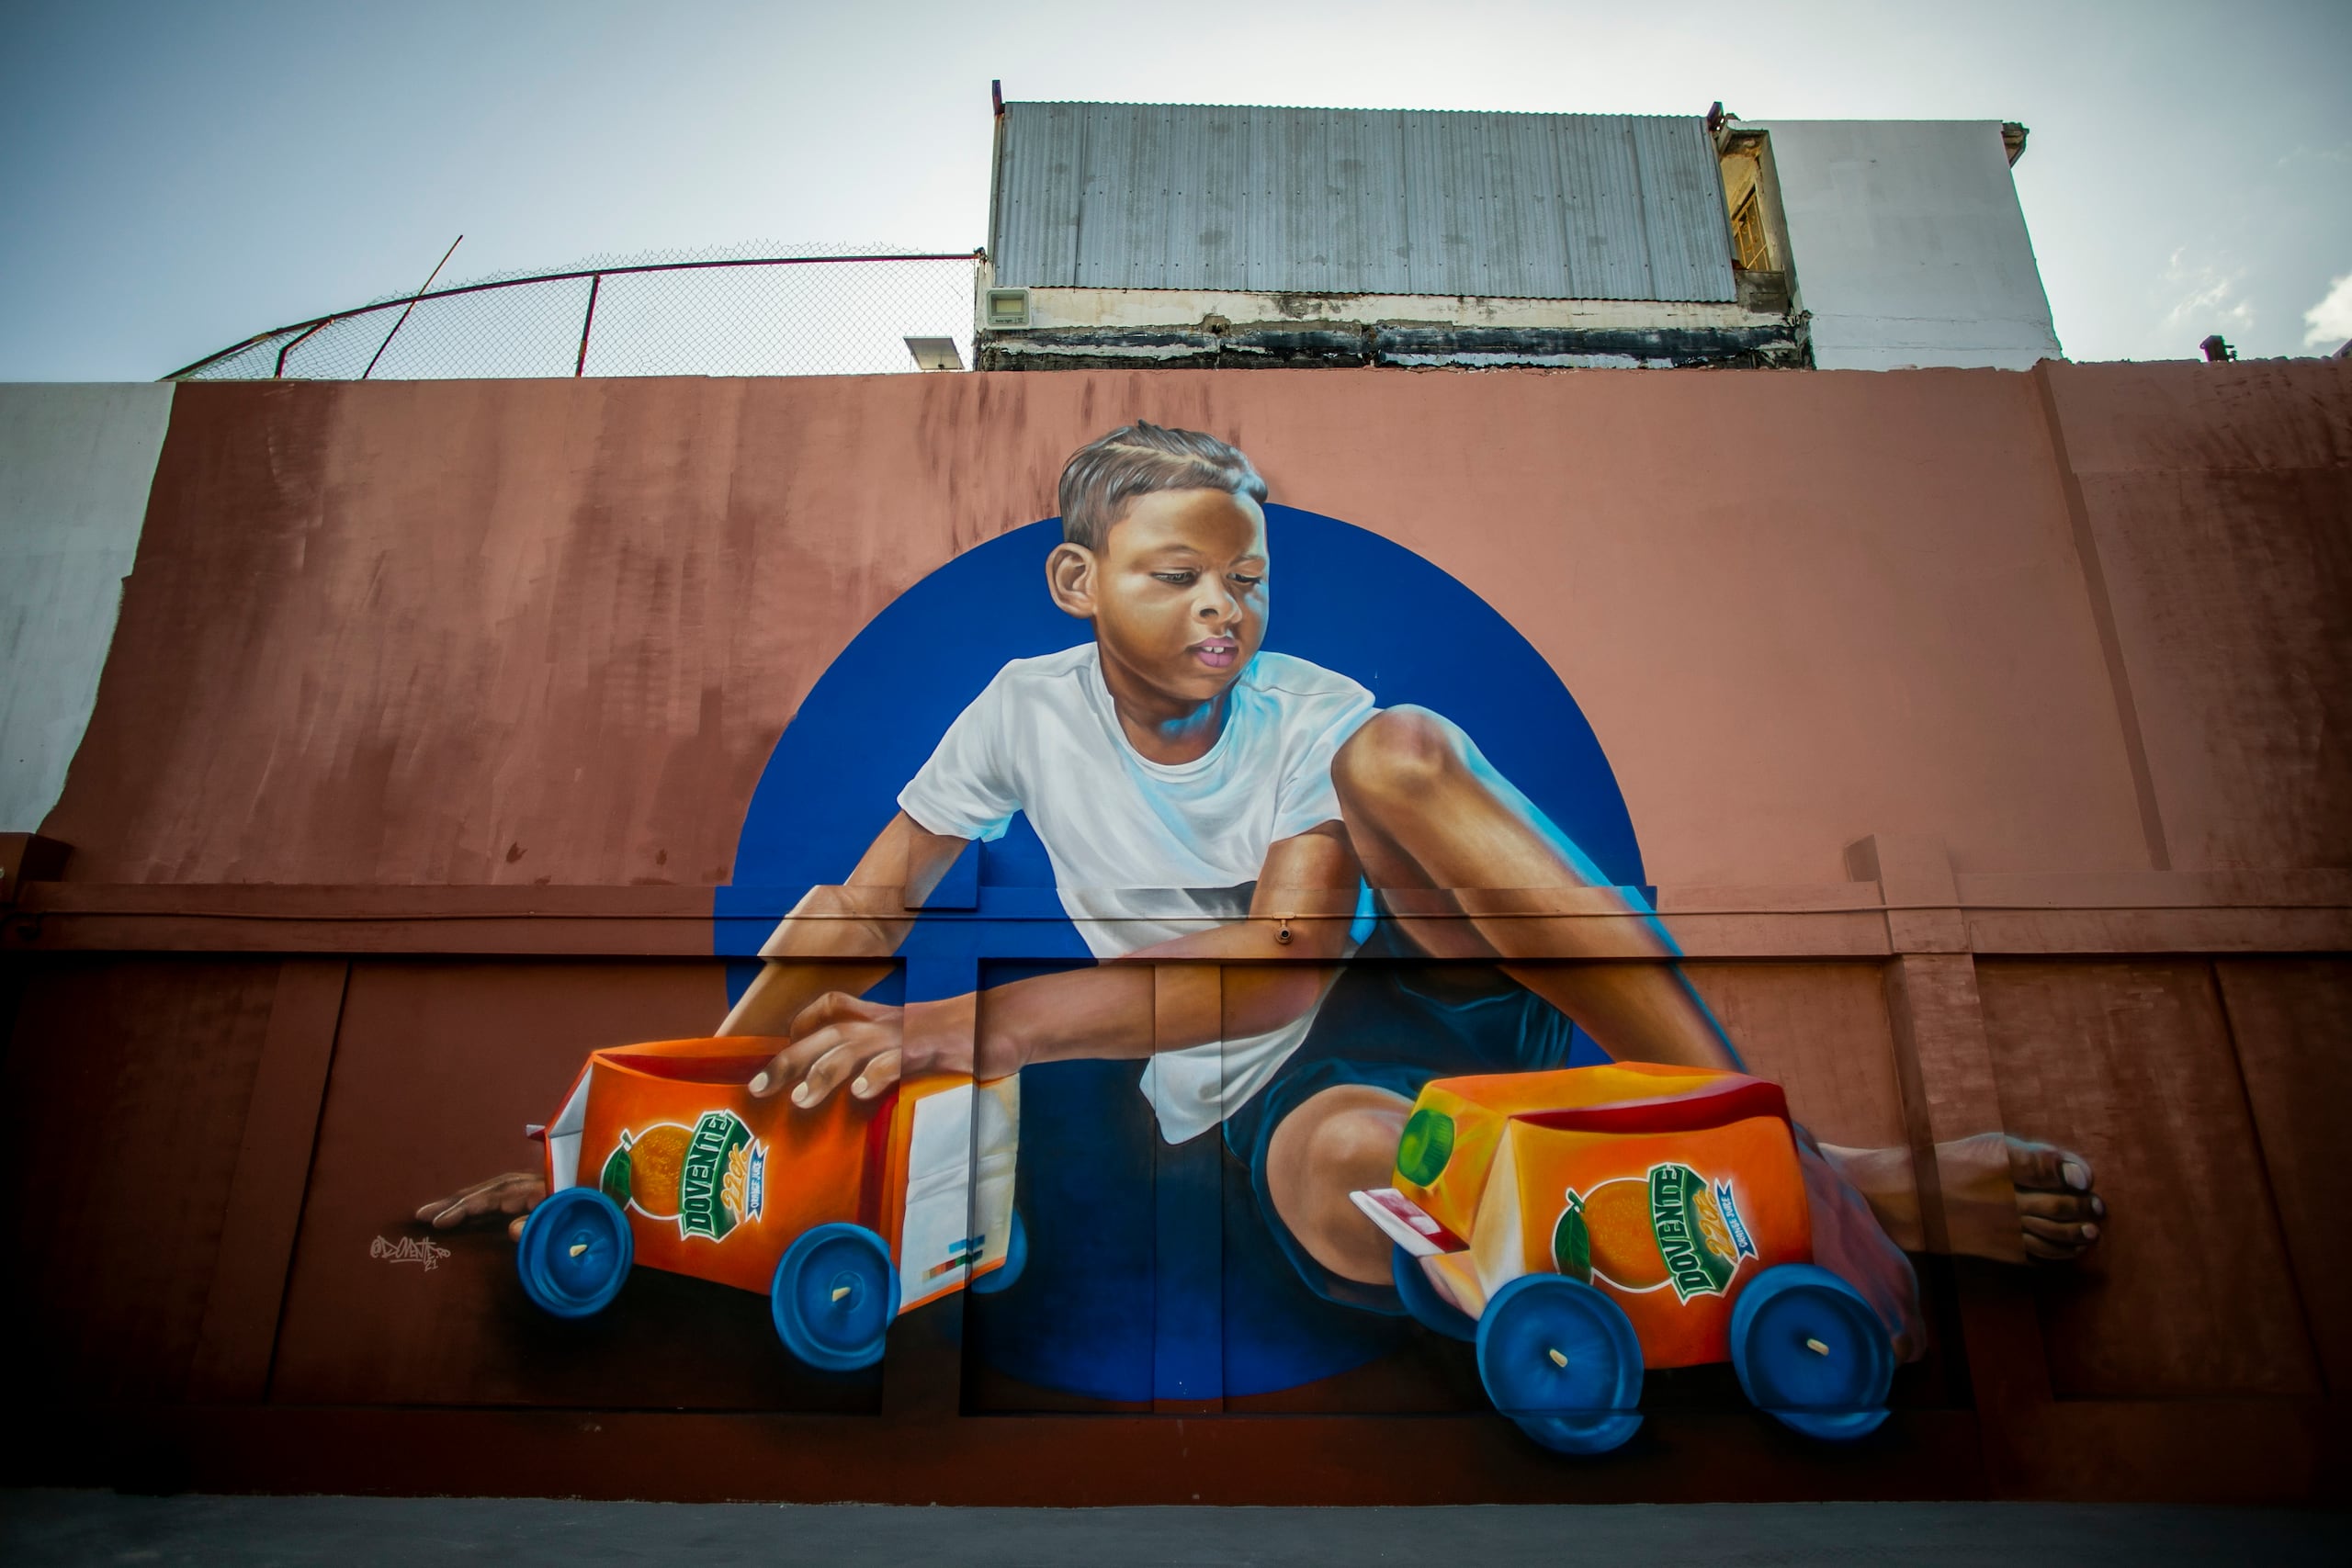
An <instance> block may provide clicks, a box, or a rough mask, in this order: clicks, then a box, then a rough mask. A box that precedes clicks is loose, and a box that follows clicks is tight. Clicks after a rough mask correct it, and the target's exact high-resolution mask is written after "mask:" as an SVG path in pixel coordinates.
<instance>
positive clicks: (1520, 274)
mask: <svg viewBox="0 0 2352 1568" xmlns="http://www.w3.org/2000/svg"><path fill="white" fill-rule="evenodd" d="M1004 116H1005V118H1004V125H1003V133H1002V136H1001V139H1000V141H999V143H998V147H997V164H996V180H995V189H994V191H993V193H992V195H993V197H994V199H993V202H992V204H991V207H990V214H991V217H990V228H991V230H992V232H991V233H990V234H989V255H990V256H991V257H992V258H993V259H994V261H995V264H996V277H997V281H998V282H1000V283H1002V284H1006V285H1019V286H1023V287H1027V288H1232V289H1247V290H1252V291H1260V292H1271V291H1288V290H1302V291H1313V292H1331V293H1348V294H1453V295H1462V294H1467V295H1484V296H1487V297H1491V298H1498V299H1674V300H1728V299H1734V298H1735V297H1736V289H1735V288H1734V285H1733V282H1732V267H1731V255H1732V252H1731V230H1730V223H1729V220H1728V219H1727V218H1726V216H1725V214H1724V197H1723V175H1722V173H1721V171H1720V170H1719V169H1718V168H1717V166H1716V162H1715V152H1714V144H1713V141H1711V140H1710V139H1709V138H1708V136H1707V131H1706V126H1705V125H1704V123H1703V122H1702V121H1701V120H1700V119H1699V118H1696V117H1691V118H1684V117H1680V116H1669V115H1597V114H1473V113H1462V112H1439V111H1429V110H1418V109H1300V108H1217V107H1201V106H1195V105H1162V104H1007V105H1005V106H1004Z"/></svg>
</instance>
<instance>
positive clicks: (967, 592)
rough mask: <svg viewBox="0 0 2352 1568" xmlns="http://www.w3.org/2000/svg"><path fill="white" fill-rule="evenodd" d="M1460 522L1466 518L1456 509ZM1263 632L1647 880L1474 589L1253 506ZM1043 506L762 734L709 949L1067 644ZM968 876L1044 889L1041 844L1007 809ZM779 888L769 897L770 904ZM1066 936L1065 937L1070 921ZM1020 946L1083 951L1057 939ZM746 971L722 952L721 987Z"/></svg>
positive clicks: (837, 869)
mask: <svg viewBox="0 0 2352 1568" xmlns="http://www.w3.org/2000/svg"><path fill="white" fill-rule="evenodd" d="M1461 525H1462V526H1464V527H1470V526H1475V525H1476V520H1475V519H1464V520H1463V521H1462V524H1461ZM1266 532H1267V539H1268V549H1269V552H1270V554H1271V556H1272V570H1271V571H1270V573H1269V577H1268V581H1269V585H1270V587H1271V589H1272V615H1271V617H1270V620H1269V624H1268V634H1267V637H1266V646H1267V647H1268V648H1269V649H1273V650H1275V651H1276V652H1280V653H1287V654H1291V655H1293V656H1294V657H1296V658H1300V659H1305V660H1309V661H1310V662H1313V663H1316V664H1320V665H1322V666H1323V667H1324V668H1325V669H1328V670H1333V671H1338V672H1340V674H1342V675H1347V676H1350V677H1351V678H1352V679H1354V680H1357V681H1360V682H1363V684H1364V685H1365V686H1366V687H1368V688H1369V689H1370V690H1371V692H1372V694H1373V695H1374V698H1375V699H1376V700H1377V701H1378V702H1379V703H1380V705H1382V706H1383V707H1397V706H1402V705H1407V704H1412V705H1419V706H1422V707H1427V708H1430V709H1432V710H1434V711H1435V712H1438V713H1441V714H1443V715H1444V716H1446V717H1448V718H1450V719H1452V720H1453V722H1454V723H1455V724H1457V725H1460V726H1461V727H1462V728H1463V729H1464V731H1465V732H1466V733H1467V734H1468V735H1469V736H1470V738H1471V739H1473V740H1474V741H1476V743H1477V745H1478V747H1479V749H1480V750H1482V751H1484V752H1485V753H1486V756H1487V761H1489V762H1492V763H1493V764H1494V765H1495V767H1496V769H1497V770H1498V772H1499V773H1502V775H1503V776H1504V777H1505V778H1507V779H1509V780H1510V781H1511V783H1512V784H1515V785H1517V786H1518V788H1519V790H1520V791H1521V793H1522V794H1523V795H1526V796H1527V797H1528V798H1529V799H1530V800H1532V801H1533V802H1534V803H1535V805H1536V806H1537V807H1539V808H1540V809H1541V810H1542V811H1543V812H1544V815H1545V816H1546V817H1548V818H1551V820H1552V821H1553V822H1554V823H1555V824H1556V825H1557V826H1558V827H1559V828H1560V829H1562V830H1563V831H1564V832H1566V834H1567V836H1568V837H1569V838H1571V839H1573V840H1576V842H1577V845H1578V846H1579V847H1580V848H1581V849H1582V850H1583V851H1584V852H1585V853H1586V854H1587V855H1589V856H1590V857H1591V859H1592V861H1593V862H1594V863H1595V864H1596V865H1598V866H1599V868H1600V871H1601V872H1602V873H1603V874H1605V875H1606V876H1607V877H1608V878H1609V880H1611V882H1615V883H1617V884H1619V885H1621V886H1641V885H1642V884H1643V882H1644V876H1643V873H1642V854H1641V850H1640V847H1639V846H1638V845H1637V844H1636V843H1635V841H1634V824H1633V819H1632V818H1631V817H1630V816H1629V815H1628V814H1627V812H1626V810H1625V800H1624V796H1623V795H1622V794H1620V793H1619V791H1618V788H1617V779H1616V775H1615V774H1614V773H1611V770H1610V767H1609V760H1608V758H1607V757H1605V756H1603V755H1602V753H1601V750H1600V741H1599V740H1598V739H1595V738H1594V736H1593V733H1592V727H1591V725H1589V724H1588V723H1587V722H1586V721H1585V716H1584V714H1583V713H1582V712H1581V711H1580V710H1579V709H1578V708H1577V705H1576V699H1575V698H1573V697H1571V696H1570V695H1569V694H1568V690H1567V688H1566V686H1564V685H1562V684H1561V683H1560V678H1559V676H1558V675H1557V674H1556V673H1555V671H1553V669H1552V667H1551V665H1550V664H1548V663H1547V662H1545V660H1544V656H1543V655H1542V654H1540V653H1538V652H1536V651H1535V649H1533V648H1532V646H1530V645H1529V643H1528V641H1527V639H1526V638H1525V637H1521V635H1520V634H1519V632H1518V630H1517V629H1516V628H1515V627H1513V626H1511V624H1510V622H1509V621H1507V620H1505V619H1503V617H1502V616H1501V615H1498V614H1497V613H1496V612H1495V610H1494V609H1493V608H1492V607H1491V606H1489V605H1488V604H1487V603H1486V601H1485V600H1483V599H1480V598H1479V597H1478V596H1477V595H1476V593H1473V592H1471V591H1470V590H1469V589H1467V588H1465V587H1464V586H1463V585H1462V584H1461V583H1460V582H1458V581H1455V580H1454V579H1453V578H1452V577H1450V576H1448V575H1447V574H1446V573H1445V572H1443V571H1442V570H1439V569H1438V568H1437V567H1435V566H1433V565H1431V564H1430V562H1429V561H1427V560H1424V559H1423V558H1420V557H1419V556H1417V555H1415V554H1414V553H1413V552H1412V551H1410V550H1408V549H1406V548H1405V547H1403V546H1401V545H1398V544H1396V543H1394V542H1393V541H1391V540H1388V539H1385V538H1382V537H1381V536H1379V535H1377V534H1374V533H1371V532H1368V531H1367V530H1365V529H1362V528H1358V527H1354V526H1352V525H1350V524H1346V523H1341V522H1340V521H1338V520H1337V519H1334V518H1329V517H1322V516H1317V514H1316V513H1312V512H1301V511H1298V510H1296V509H1295V508H1293V507H1287V506H1269V507H1267V508H1266ZM1060 542H1061V524H1060V522H1059V520H1058V519H1053V518H1048V519H1047V520H1046V521H1045V522H1042V523H1033V524H1030V525H1028V526H1026V527H1023V528H1016V529H1014V530H1013V531H1012V533H1010V534H1005V535H1002V536H999V537H997V538H995V539H991V540H989V542H988V543H987V544H984V545H981V546H979V547H977V548H975V549H971V550H968V551H967V552H965V553H964V554H963V555H960V556H958V557H956V558H955V559H954V560H951V561H949V562H947V563H946V564H945V565H944V566H942V567H940V568H939V569H938V570H935V571H933V573H932V574H931V575H930V576H928V577H926V578H924V579H923V580H922V581H920V582H918V583H916V584H915V585H914V586H913V587H911V588H910V589H908V590H907V591H906V592H904V593H901V594H900V595H899V597H898V598H897V599H895V600H893V601H892V602H891V603H890V604H889V605H888V607H887V608H885V609H884V610H883V611H882V612H881V614H879V615H876V616H875V617H874V619H873V620H872V621H871V622H869V623H868V624H867V625H866V627H865V630H863V631H861V632H860V633H858V635H857V636H856V637H854V639H852V641H851V642H850V645H849V646H848V647H847V648H845V649H842V652H841V655H840V656H839V657H838V658H836V659H835V660H833V662H832V664H831V666H830V667H829V668H828V669H827V670H826V671H825V673H824V674H823V675H822V676H821V677H820V679H819V680H818V682H817V684H816V685H815V686H814V687H812V688H811V689H810V691H809V695H808V696H807V698H806V699H804V700H803V701H802V703H801V705H800V708H799V711H798V712H797V713H796V714H795V715H794V716H793V718H792V722H791V723H790V724H789V725H787V726H786V728H785V731H784V734H783V735H782V736H781V737H780V738H779V739H777V741H776V745H775V751H774V752H773V753H772V754H771V755H770V756H769V758H768V764H767V767H766V768H765V770H763V772H762V773H761V774H760V782H759V785H758V787H757V788H756V789H755V790H753V792H752V804H751V807H750V809H749V810H747V811H746V812H745V813H744V817H743V831H742V835H741V838H740V839H739V840H737V842H736V846H735V868H734V876H733V880H732V883H731V885H729V886H724V887H721V888H719V889H718V900H717V903H716V906H715V914H716V916H717V930H716V932H715V942H714V951H715V952H717V953H719V954H720V955H722V956H727V957H741V958H749V957H751V956H752V954H754V953H758V952H759V949H760V944H761V942H764V941H765V940H766V939H767V935H768V932H769V931H771V930H772V929H774V926H775V919H776V918H777V917H778V915H780V914H781V913H782V912H783V910H784V909H786V908H790V907H791V903H792V901H793V900H794V899H797V897H799V896H800V895H801V894H802V893H804V892H806V891H807V890H808V889H809V887H810V886H816V885H820V884H826V883H837V882H840V881H841V880H842V878H844V877H846V876H847V875H848V874H849V872H850V869H851V868H852V867H853V866H854V865H855V864H856V863H857V858H858V856H859V855H860V854H861V853H862V852H864V851H865V846H866V845H867V844H868V843H870V842H871V841H872V840H873V838H874V835H875V834H876V833H877V832H879V831H880V830H881V829H882V827H883V825H884V824H885V823H887V822H888V821H889V819H890V816H891V814H892V813H893V812H894V811H895V810H897V808H898V807H897V802H898V797H899V790H900V789H902V788H904V787H905V786H906V784H907V781H908V780H909V779H911V778H912V777H914V775H915V772H916V770H917V769H919V768H921V767H922V764H923V762H924V761H925V760H926V759H928V758H929V757H930V755H931V752H932V749H933V747H934V746H936V745H937V744H938V743H939V738H940V737H941V736H942V735H944V733H946V730H947V727H948V725H949V724H950V723H952V722H954V720H955V718H956V715H957V714H959V713H961V712H963V711H964V708H965V705H967V704H968V703H969V702H970V701H971V700H972V699H973V698H974V697H976V696H978V695H979V693H980V688H982V687H983V686H985V685H987V684H988V682H989V680H990V679H991V678H992V677H993V676H994V675H995V674H996V672H997V671H999V670H1001V669H1002V668H1003V667H1004V666H1005V665H1006V664H1007V663H1009V662H1010V661H1012V660H1015V659H1030V658H1035V657H1036V656H1037V655H1039V654H1046V653H1053V652H1057V651H1058V650H1059V649H1065V648H1071V647H1075V646H1076V645H1078V644H1080V643H1082V642H1084V641H1086V640H1087V628H1086V626H1085V624H1084V623H1082V622H1080V621H1075V620H1072V619H1071V618H1070V617H1069V616H1068V615H1063V614H1062V613H1061V612H1060V611H1059V610H1057V609H1056V608H1055V607H1054V604H1053V602H1052V600H1050V599H1049V598H1047V597H1046V556H1047V555H1049V554H1050V553H1051V552H1052V550H1053V547H1054V546H1056V545H1057V544H1058V543H1060ZM979 880H980V883H981V885H982V886H1016V887H1050V886H1053V880H1054V877H1053V869H1052V867H1051V866H1050V865H1049V864H1047V863H1046V853H1045V846H1044V845H1042V844H1041V843H1039V842H1038V840H1037V836H1036V834H1035V833H1034V832H1033V831H1031V830H1030V829H1029V827H1028V824H1027V823H1026V821H1024V820H1023V819H1022V818H1014V821H1013V826H1012V829H1011V830H1010V831H1008V832H1007V833H1006V834H1005V836H1004V837H1003V838H1002V839H1001V840H997V841H996V842H995V843H992V844H989V845H988V846H987V847H986V852H985V853H984V854H983V855H982V857H981V860H980V865H979ZM779 899H781V904H779ZM1070 937H1071V940H1072V941H1073V942H1074V941H1075V938H1076V933H1075V932H1074V931H1073V932H1071V933H1070ZM1022 956H1026V957H1031V958H1054V957H1063V956H1068V957H1072V958H1083V957H1085V956H1086V950H1085V947H1084V945H1083V944H1082V943H1080V944H1078V945H1077V947H1076V949H1075V951H1072V952H1069V953H1047V952H1038V953H1028V954H1024V955H1022ZM753 972H754V971H753V968H752V965H750V964H742V965H740V966H738V968H737V971H736V973H735V974H734V976H731V978H730V990H731V994H732V995H733V996H741V991H742V987H744V986H746V985H748V984H750V982H751V976H752V973H753Z"/></svg>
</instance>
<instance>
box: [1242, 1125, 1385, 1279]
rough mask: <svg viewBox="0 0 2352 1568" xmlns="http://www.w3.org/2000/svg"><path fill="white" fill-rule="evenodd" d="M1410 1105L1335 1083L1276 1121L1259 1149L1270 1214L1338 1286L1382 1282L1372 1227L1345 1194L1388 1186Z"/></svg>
mask: <svg viewBox="0 0 2352 1568" xmlns="http://www.w3.org/2000/svg"><path fill="white" fill-rule="evenodd" d="M1412 1109H1413V1104H1412V1101H1410V1100H1407V1099H1405V1098H1404V1097H1403V1096H1401V1095H1396V1094H1391V1093H1389V1092H1388V1091H1387V1090H1386V1089H1374V1088H1373V1087H1372V1086H1371V1085H1369V1084H1340V1085H1337V1086H1335V1087H1333V1088H1330V1089H1325V1090H1323V1091H1322V1092H1321V1093H1320V1094H1317V1095H1313V1096H1310V1097H1309V1098H1308V1099H1307V1100H1306V1102H1305V1103H1303V1104H1301V1105H1300V1106H1298V1107H1297V1108H1296V1109H1295V1110H1294V1111H1291V1113H1290V1114H1289V1115H1287V1116H1285V1117H1283V1119H1282V1121H1281V1122H1280V1123H1279V1124H1278V1125H1277V1126H1276V1127H1275V1128H1274V1135H1273V1137H1272V1139H1271V1140H1269V1141H1268V1143H1267V1145H1266V1188H1267V1190H1268V1191H1269V1192H1270V1193H1271V1194H1272V1197H1273V1200H1274V1212H1275V1213H1276V1214H1277V1215H1279V1216H1280V1218H1281V1220H1282V1223H1283V1225H1284V1226H1286V1227H1287V1228H1288V1229H1289V1231H1290V1234H1291V1235H1293V1236H1294V1237H1295V1238H1296V1239H1297V1241H1298V1244H1299V1245H1300V1246H1301V1247H1305V1248H1306V1251H1307V1255H1308V1256H1309V1257H1311V1258H1314V1259H1315V1261H1316V1262H1317V1263H1320V1264H1321V1265H1323V1267H1324V1268H1326V1269H1329V1270H1330V1271H1331V1272H1332V1273H1334V1274H1337V1275H1338V1276H1340V1278H1341V1279H1343V1280H1356V1281H1358V1282H1359V1283H1362V1284H1367V1285H1385V1284H1387V1283H1388V1282H1389V1279H1390V1275H1389V1266H1388V1249H1389V1247H1390V1246H1391V1245H1392V1244H1391V1243H1390V1242H1389V1239H1388V1237H1387V1236H1386V1235H1383V1234H1382V1233H1381V1230H1380V1228H1379V1227H1378V1226H1377V1225H1374V1224H1373V1223H1372V1222H1371V1221H1369V1220H1367V1219H1365V1218H1364V1217H1363V1213H1362V1211H1360V1210H1358V1209H1357V1207H1356V1206H1355V1202H1354V1201H1353V1200H1352V1199H1351V1198H1350V1197H1349V1196H1348V1194H1349V1193H1351V1192H1363V1191H1369V1190H1372V1189H1374V1188H1376V1187H1389V1186H1393V1185H1395V1183H1396V1180H1397V1143H1398V1141H1399V1140H1401V1139H1402V1138H1403V1137H1404V1135H1405V1118H1406V1117H1407V1116H1408V1114H1410V1113H1411V1111H1412Z"/></svg>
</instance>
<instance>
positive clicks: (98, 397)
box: [0, 386, 172, 832]
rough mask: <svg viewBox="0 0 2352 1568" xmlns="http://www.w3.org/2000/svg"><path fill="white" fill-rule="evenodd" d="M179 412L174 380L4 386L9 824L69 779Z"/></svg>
mask: <svg viewBox="0 0 2352 1568" xmlns="http://www.w3.org/2000/svg"><path fill="white" fill-rule="evenodd" d="M171 407H172V389H171V388H170V387H166V386H131V387H103V386H55V387H40V386H16V387H0V669H5V670H6V671H7V677H6V681H5V682H0V832H6V831H14V832H28V831H30V830H31V829H34V828H37V827H39V826H40V819H41V818H43V817H45V816H47V815H48V814H49V808H50V807H52V806H54V805H56V804H57V795H58V792H59V791H60V790H62V788H64V786H65V770H66V765H67V764H68V763H70V762H71V761H73V760H74V748H75V747H77V746H79V745H80V744H81V743H82V729H83V726H84V725H85V724H86V723H87V722H88V720H89V717H90V705H91V703H92V702H93V701H94V700H96V696H97V694H98V672H99V671H100V670H101V669H102V668H103V667H104V666H105V664H106V658H107V645H108V644H109V643H110V642H111V641H112V640H113V639H114V624H115V612H116V610H117V609H118V608H119V606H120V604H121V603H122V580H123V579H124V578H125V577H126V576H128V575H129V574H130V561H131V557H132V555H133V553H134V552H135V551H136V550H137V549H138V547H139V528H140V524H141V520H142V519H143V518H144V517H145V516H146V513H147V488H148V485H149V483H150V481H151V480H153V478H154V474H155V458H156V456H157V454H159V453H160V452H161V451H162V450H163V446H164V425H165V423H167V422H168V421H169V419H170V417H171Z"/></svg>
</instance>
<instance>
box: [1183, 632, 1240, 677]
mask: <svg viewBox="0 0 2352 1568" xmlns="http://www.w3.org/2000/svg"><path fill="white" fill-rule="evenodd" d="M1184 651H1185V652H1187V653H1189V654H1191V655H1193V657H1194V658H1195V659H1198V660H1200V661H1201V662H1202V663H1204V664H1205V665H1207V666H1208V667H1209V668H1210V669H1212V670H1230V669H1232V668H1233V663H1234V660H1238V659H1239V658H1240V657H1241V645H1240V644H1239V643H1238V642H1236V641H1234V640H1233V639H1232V638H1231V637H1210V638H1209V639H1208V640H1206V641H1205V642H1196V643H1194V644H1193V646H1192V647H1190V648H1188V649H1185V650H1184Z"/></svg>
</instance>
